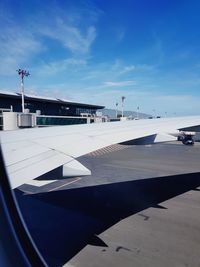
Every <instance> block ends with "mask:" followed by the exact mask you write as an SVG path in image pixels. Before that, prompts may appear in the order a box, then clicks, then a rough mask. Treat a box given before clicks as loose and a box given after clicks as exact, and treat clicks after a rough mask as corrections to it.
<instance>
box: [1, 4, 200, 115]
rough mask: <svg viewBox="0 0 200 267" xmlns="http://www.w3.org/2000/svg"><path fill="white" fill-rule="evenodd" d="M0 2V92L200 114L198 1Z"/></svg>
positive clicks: (112, 105)
mask: <svg viewBox="0 0 200 267" xmlns="http://www.w3.org/2000/svg"><path fill="white" fill-rule="evenodd" d="M2 2H3V3H2ZM2 2H1V3H0V27H1V31H0V58H1V64H0V76H1V77H0V90H11V91H19V90H20V81H19V77H18V75H17V73H16V70H17V69H18V68H24V69H27V70H29V71H30V73H31V76H29V77H28V78H27V79H26V81H25V91H26V93H29V94H36V95H48V96H53V97H58V98H61V97H62V98H66V99H69V100H76V101H80V102H87V103H94V104H101V105H105V106H106V107H108V108H115V103H116V102H119V103H120V97H121V96H122V95H124V96H125V97H126V100H125V109H126V110H136V108H137V106H139V107H140V111H141V112H146V113H152V110H156V111H155V113H156V114H157V115H161V116H162V115H164V114H165V112H167V114H168V115H169V116H172V115H196V114H200V90H199V88H200V30H199V29H200V16H199V13H200V1H198V0H197V1H193V0H190V1H188V0H187V1H186V0H140V1H139V0H137V1H136V0H118V1H116V0H106V1H104V0H96V1H95V0H94V1H92V0H84V1H83V0H76V1H74V0H70V1H68V0H65V1H64V0H62V1H59V0H57V1H55V0H54V1H50V0H43V1H39V0H32V1H31V0H29V1H20V0H18V1H15V0H12V1H8V0H4V1H2Z"/></svg>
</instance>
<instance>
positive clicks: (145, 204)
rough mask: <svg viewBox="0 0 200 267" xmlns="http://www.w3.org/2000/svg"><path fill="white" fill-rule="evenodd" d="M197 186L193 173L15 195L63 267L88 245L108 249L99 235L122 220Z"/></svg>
mask: <svg viewBox="0 0 200 267" xmlns="http://www.w3.org/2000/svg"><path fill="white" fill-rule="evenodd" d="M198 186H200V174H199V173H192V174H184V175H176V176H167V177H160V178H150V179H144V180H134V181H128V182H120V183H114V184H105V185H98V186H91V187H84V188H75V189H70V190H61V191H55V192H48V193H40V194H35V195H24V194H23V192H21V191H19V190H16V196H17V199H18V202H19V206H20V208H21V211H22V214H23V216H24V219H25V222H26V224H27V226H28V229H29V230H30V233H31V235H32V237H33V239H34V240H35V243H36V245H37V246H38V248H39V250H40V251H41V253H42V254H43V256H44V258H45V260H46V261H47V263H48V264H49V266H61V265H63V264H64V263H66V262H67V261H68V260H69V259H71V258H72V257H73V256H74V255H75V254H77V253H78V252H79V251H80V250H81V249H82V248H83V247H84V246H86V245H87V244H91V245H97V246H102V247H106V246H107V244H105V243H104V241H103V240H101V239H100V238H98V234H100V233H101V232H103V231H105V230H106V229H108V228H109V227H111V226H113V225H114V224H116V223H117V222H119V221H120V220H122V219H124V218H126V217H128V216H130V215H133V214H135V213H137V212H140V211H142V210H144V209H146V208H149V207H157V208H164V207H163V206H162V204H161V205H159V203H161V202H163V201H165V200H167V199H170V198H172V197H175V196H177V195H179V194H182V193H184V192H187V191H189V190H192V189H195V188H196V187H198ZM144 219H145V218H144Z"/></svg>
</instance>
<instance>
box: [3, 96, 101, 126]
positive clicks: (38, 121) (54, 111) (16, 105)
mask: <svg viewBox="0 0 200 267" xmlns="http://www.w3.org/2000/svg"><path fill="white" fill-rule="evenodd" d="M24 100H25V101H24V102H25V105H24V106H25V113H26V114H22V96H21V94H20V93H14V92H4V91H0V130H1V129H7V128H6V127H5V123H6V121H7V122H8V123H9V124H10V121H11V120H13V119H14V117H15V121H16V122H13V123H14V124H17V125H15V126H12V129H15V128H16V127H19V128H23V127H45V126H55V125H72V124H84V123H93V122H97V121H98V120H99V119H100V120H101V121H103V120H104V119H103V118H98V114H97V113H96V112H97V110H101V109H103V108H104V106H99V105H92V104H85V103H79V102H72V101H69V100H66V99H59V98H53V97H43V96H35V95H28V94H26V95H25V96H24ZM8 113H10V115H9V114H8ZM11 113H12V114H13V115H12V114H11ZM6 114H7V115H6ZM6 116H7V119H6ZM8 116H9V118H8ZM11 117H12V118H13V119H11ZM25 117H26V118H25ZM26 120H29V123H28V124H27V122H26V123H25V121H26ZM24 123H25V124H24ZM14 124H13V125H14ZM13 127H14V128H13ZM9 129H10V126H9Z"/></svg>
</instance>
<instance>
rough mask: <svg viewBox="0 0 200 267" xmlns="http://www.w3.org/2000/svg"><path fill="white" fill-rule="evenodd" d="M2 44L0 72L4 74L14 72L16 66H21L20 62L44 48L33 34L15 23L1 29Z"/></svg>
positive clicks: (0, 39)
mask: <svg viewBox="0 0 200 267" xmlns="http://www.w3.org/2000/svg"><path fill="white" fill-rule="evenodd" d="M0 44H1V45H0V58H1V64H0V72H1V74H2V75H6V74H11V73H13V72H14V71H15V69H16V68H18V67H20V64H22V63H24V62H26V61H27V60H28V59H29V58H30V57H32V56H33V55H34V54H36V53H38V52H39V51H41V50H42V49H43V47H42V45H41V43H40V42H39V41H37V40H36V39H35V37H34V36H33V34H31V33H29V32H28V31H25V30H22V29H20V28H18V27H17V26H15V25H13V24H9V25H7V27H4V28H2V29H1V31H0Z"/></svg>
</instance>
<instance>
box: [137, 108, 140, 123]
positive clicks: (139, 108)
mask: <svg viewBox="0 0 200 267" xmlns="http://www.w3.org/2000/svg"><path fill="white" fill-rule="evenodd" d="M139 109H140V108H139V107H137V119H138V120H139Z"/></svg>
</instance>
